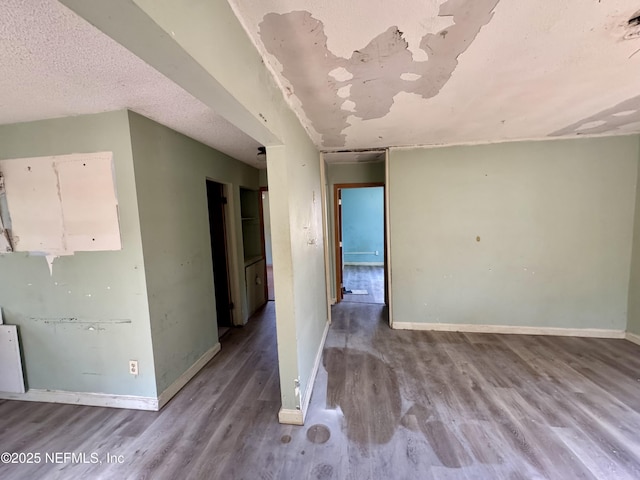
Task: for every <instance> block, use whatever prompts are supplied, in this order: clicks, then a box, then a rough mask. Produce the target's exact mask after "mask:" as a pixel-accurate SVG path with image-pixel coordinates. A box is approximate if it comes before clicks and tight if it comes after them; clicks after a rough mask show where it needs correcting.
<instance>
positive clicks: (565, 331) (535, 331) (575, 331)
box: [392, 322, 625, 338]
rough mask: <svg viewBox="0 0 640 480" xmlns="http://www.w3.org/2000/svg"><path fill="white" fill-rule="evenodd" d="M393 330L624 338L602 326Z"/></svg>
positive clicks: (406, 325) (400, 325)
mask: <svg viewBox="0 0 640 480" xmlns="http://www.w3.org/2000/svg"><path fill="white" fill-rule="evenodd" d="M392 328H393V329H395V330H431V331H435V332H467V333H506V334H516V335H556V336H562V337H595V338H625V332H624V331H623V330H610V329H604V328H559V327H519V326H515V325H475V324H462V323H461V324H457V323H417V322H393V327H392Z"/></svg>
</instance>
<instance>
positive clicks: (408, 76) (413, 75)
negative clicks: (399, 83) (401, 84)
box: [400, 73, 422, 82]
mask: <svg viewBox="0 0 640 480" xmlns="http://www.w3.org/2000/svg"><path fill="white" fill-rule="evenodd" d="M400 78H401V79H402V80H406V81H407V82H415V81H416V80H420V79H421V78H422V75H418V74H417V73H403V74H402V75H400Z"/></svg>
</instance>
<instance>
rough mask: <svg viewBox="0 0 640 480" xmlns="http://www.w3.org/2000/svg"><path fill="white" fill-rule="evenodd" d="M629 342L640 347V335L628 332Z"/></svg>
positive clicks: (626, 336)
mask: <svg viewBox="0 0 640 480" xmlns="http://www.w3.org/2000/svg"><path fill="white" fill-rule="evenodd" d="M624 338H626V339H627V340H629V341H630V342H632V343H635V344H636V345H640V335H636V334H635V333H631V332H627V334H626V335H625V337H624Z"/></svg>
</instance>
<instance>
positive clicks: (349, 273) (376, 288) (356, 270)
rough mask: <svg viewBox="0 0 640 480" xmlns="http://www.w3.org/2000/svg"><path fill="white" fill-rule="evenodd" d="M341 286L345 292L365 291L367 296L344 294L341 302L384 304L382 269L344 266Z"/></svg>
mask: <svg viewBox="0 0 640 480" xmlns="http://www.w3.org/2000/svg"><path fill="white" fill-rule="evenodd" d="M342 275H343V279H342V284H343V285H344V286H345V288H346V289H347V290H366V291H367V295H352V294H348V293H347V294H345V295H344V297H343V300H342V301H343V302H356V303H384V267H374V266H369V265H345V266H344V267H343V268H342Z"/></svg>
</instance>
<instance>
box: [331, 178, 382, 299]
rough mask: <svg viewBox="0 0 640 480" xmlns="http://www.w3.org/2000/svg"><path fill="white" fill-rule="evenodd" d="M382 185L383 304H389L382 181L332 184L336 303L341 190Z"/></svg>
mask: <svg viewBox="0 0 640 480" xmlns="http://www.w3.org/2000/svg"><path fill="white" fill-rule="evenodd" d="M372 187H382V198H383V200H382V202H383V206H382V207H383V223H384V246H385V248H384V260H383V261H384V300H385V304H387V305H388V304H389V300H388V298H389V297H388V295H389V283H388V275H387V268H388V266H387V205H386V203H387V195H386V186H385V183H384V182H368V183H335V184H334V185H333V213H334V215H333V230H334V251H335V270H336V278H335V280H336V303H340V301H341V300H342V298H343V295H342V280H343V275H342V269H343V268H344V265H343V264H342V246H341V245H340V243H341V239H342V205H341V202H340V200H341V195H340V193H341V190H343V189H345V188H372Z"/></svg>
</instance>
